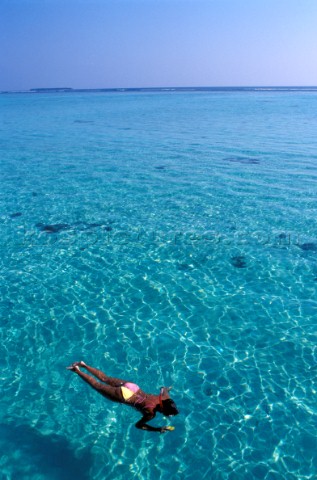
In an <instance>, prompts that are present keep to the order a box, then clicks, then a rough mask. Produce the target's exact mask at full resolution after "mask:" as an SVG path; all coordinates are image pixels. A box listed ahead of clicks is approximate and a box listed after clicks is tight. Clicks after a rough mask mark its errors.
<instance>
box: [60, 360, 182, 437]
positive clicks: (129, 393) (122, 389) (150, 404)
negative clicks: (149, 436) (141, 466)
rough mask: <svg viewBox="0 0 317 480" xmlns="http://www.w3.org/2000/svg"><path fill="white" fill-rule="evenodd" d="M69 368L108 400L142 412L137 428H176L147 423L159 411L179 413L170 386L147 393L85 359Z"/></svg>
mask: <svg viewBox="0 0 317 480" xmlns="http://www.w3.org/2000/svg"><path fill="white" fill-rule="evenodd" d="M79 367H82V368H85V369H86V370H87V371H88V372H89V373H91V374H92V375H94V377H96V378H98V380H100V382H98V381H97V380H96V379H95V378H94V377H93V376H91V375H88V374H87V373H84V372H82V371H81V370H80V368H79ZM67 369H68V370H71V371H72V372H74V373H77V375H79V376H80V377H81V378H82V379H83V380H84V381H85V382H87V383H88V384H89V385H90V386H91V387H92V388H94V389H95V390H96V391H97V392H98V393H101V395H103V396H104V397H106V398H108V400H111V401H112V402H117V403H124V404H125V405H129V406H130V407H134V408H136V410H138V411H139V412H141V413H142V415H143V417H142V418H141V420H139V421H138V422H137V423H136V424H135V426H136V427H137V428H140V429H141V430H149V431H151V432H160V433H164V432H167V431H172V430H174V427H170V426H167V427H152V426H151V425H147V422H149V421H150V420H152V419H153V418H154V417H155V415H156V413H157V412H159V413H162V414H163V415H165V416H166V417H169V416H174V415H177V414H178V413H179V412H178V410H177V407H176V405H175V403H174V402H173V400H172V399H171V398H170V396H169V390H170V388H166V387H161V390H160V394H159V395H152V394H150V393H145V392H144V391H143V390H141V389H140V388H139V386H138V385H136V384H135V383H131V382H126V381H125V380H121V379H119V378H114V377H108V376H107V375H105V374H104V373H103V372H101V371H100V370H97V368H93V367H90V366H89V365H86V363H84V362H83V361H81V362H75V363H73V364H72V365H71V366H70V367H67ZM101 382H102V383H101Z"/></svg>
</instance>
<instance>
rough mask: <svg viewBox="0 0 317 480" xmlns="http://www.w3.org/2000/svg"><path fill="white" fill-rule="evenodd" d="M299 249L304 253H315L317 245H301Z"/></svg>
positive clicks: (311, 243)
mask: <svg viewBox="0 0 317 480" xmlns="http://www.w3.org/2000/svg"><path fill="white" fill-rule="evenodd" d="M299 247H300V248H301V249H302V250H304V251H305V252H317V243H313V242H310V243H303V244H302V245H299Z"/></svg>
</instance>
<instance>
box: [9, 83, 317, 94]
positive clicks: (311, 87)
mask: <svg viewBox="0 0 317 480" xmlns="http://www.w3.org/2000/svg"><path fill="white" fill-rule="evenodd" d="M212 90H213V91H216V90H218V91H225V90H236V91H239V90H240V91H248V90H249V91H255V90H262V91H264V90H307V91H308V90H313V91H316V90H317V85H239V86H236V85H232V86H178V87H175V86H174V87H164V86H162V87H95V88H81V87H79V88H76V87H33V88H29V89H14V90H8V89H6V90H1V91H0V93H1V94H6V93H67V92H69V93H71V92H94V91H95V92H143V91H157V92H158V91H160V92H164V91H166V92H169V91H212Z"/></svg>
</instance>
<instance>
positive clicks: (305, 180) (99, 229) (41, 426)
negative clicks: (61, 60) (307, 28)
mask: <svg viewBox="0 0 317 480" xmlns="http://www.w3.org/2000/svg"><path fill="white" fill-rule="evenodd" d="M0 103H1V112H2V114H3V122H2V127H1V132H0V142H1V143H0V148H1V170H0V182H1V193H0V223H1V231H0V244H1V251H0V266H1V269H0V300H1V303H0V312H1V330H0V334H1V340H2V342H1V345H2V346H1V357H0V358H1V376H0V381H1V391H2V392H3V393H2V395H1V399H0V402H1V408H0V412H1V422H0V447H1V452H2V456H1V460H0V468H1V471H2V475H3V478H4V479H15V478H19V479H21V478H25V479H29V480H43V479H54V480H55V479H69V478H77V479H88V478H89V479H93V480H99V479H110V478H111V479H113V478H115V479H123V478H124V479H126V478H138V479H139V478H142V479H151V480H152V479H158V480H165V479H170V478H173V479H194V478H201V479H204V478H206V479H211V478H212V479H216V480H218V479H219V480H226V479H228V480H235V479H237V480H238V479H243V480H246V479H254V478H259V479H270V480H271V479H287V480H288V479H306V478H308V479H313V478H315V477H316V472H317V454H316V451H317V449H316V447H317V439H316V418H317V417H316V415H317V408H316V398H317V385H316V372H317V349H316V340H317V332H316V323H317V300H316V287H317V264H316V255H317V233H316V232H317V219H316V218H317V217H316V197H317V188H316V180H317V163H316V162H317V154H316V131H317V128H316V127H317V116H316V111H317V95H316V93H314V92H301V91H299V92H294V91H292V92H283V93H280V92H268V91H266V92H230V91H229V92H228V91H226V92H203V93H193V92H190V93H189V92H174V93H159V92H156V93H146V92H144V93H132V92H130V93H122V94H120V93H80V92H77V93H76V92H72V93H60V94H58V93H56V94H53V93H42V94H16V95H1V96H0ZM80 359H84V360H85V361H86V362H87V363H90V364H92V365H94V366H97V367H100V368H101V369H103V370H104V371H106V372H107V373H108V374H110V375H111V374H113V375H114V376H119V377H120V376H121V377H123V378H125V379H129V380H131V381H135V382H136V383H138V384H139V385H141V386H142V388H143V389H144V390H146V391H149V392H153V393H154V392H155V391H158V388H159V387H160V386H161V385H173V387H174V389H173V398H174V399H175V401H176V403H177V405H178V407H179V409H180V410H181V414H180V415H179V416H178V417H175V418H174V419H173V420H172V422H171V423H172V424H173V425H174V426H175V427H176V429H175V431H174V432H172V433H167V434H165V435H156V434H151V433H149V432H141V431H138V430H137V429H135V427H134V423H135V422H136V421H137V420H138V419H139V415H138V413H137V412H134V411H133V410H131V409H129V408H127V407H124V406H120V405H119V406H118V405H115V404H112V403H110V402H107V401H105V400H104V399H103V398H102V397H101V396H98V395H97V394H96V393H94V392H93V391H92V390H90V389H89V387H88V386H86V385H85V384H83V383H82V382H81V381H80V379H79V378H77V377H76V376H75V375H73V374H71V373H70V372H68V371H66V370H65V366H67V365H68V364H70V363H71V362H73V361H75V360H80ZM165 423H166V420H164V419H163V418H162V417H161V416H158V417H157V418H156V419H155V421H153V424H156V425H162V424H165Z"/></svg>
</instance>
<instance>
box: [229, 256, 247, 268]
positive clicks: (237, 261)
mask: <svg viewBox="0 0 317 480" xmlns="http://www.w3.org/2000/svg"><path fill="white" fill-rule="evenodd" d="M231 265H233V266H234V267H236V268H245V267H246V266H247V262H246V258H245V256H244V255H235V256H234V257H231Z"/></svg>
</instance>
